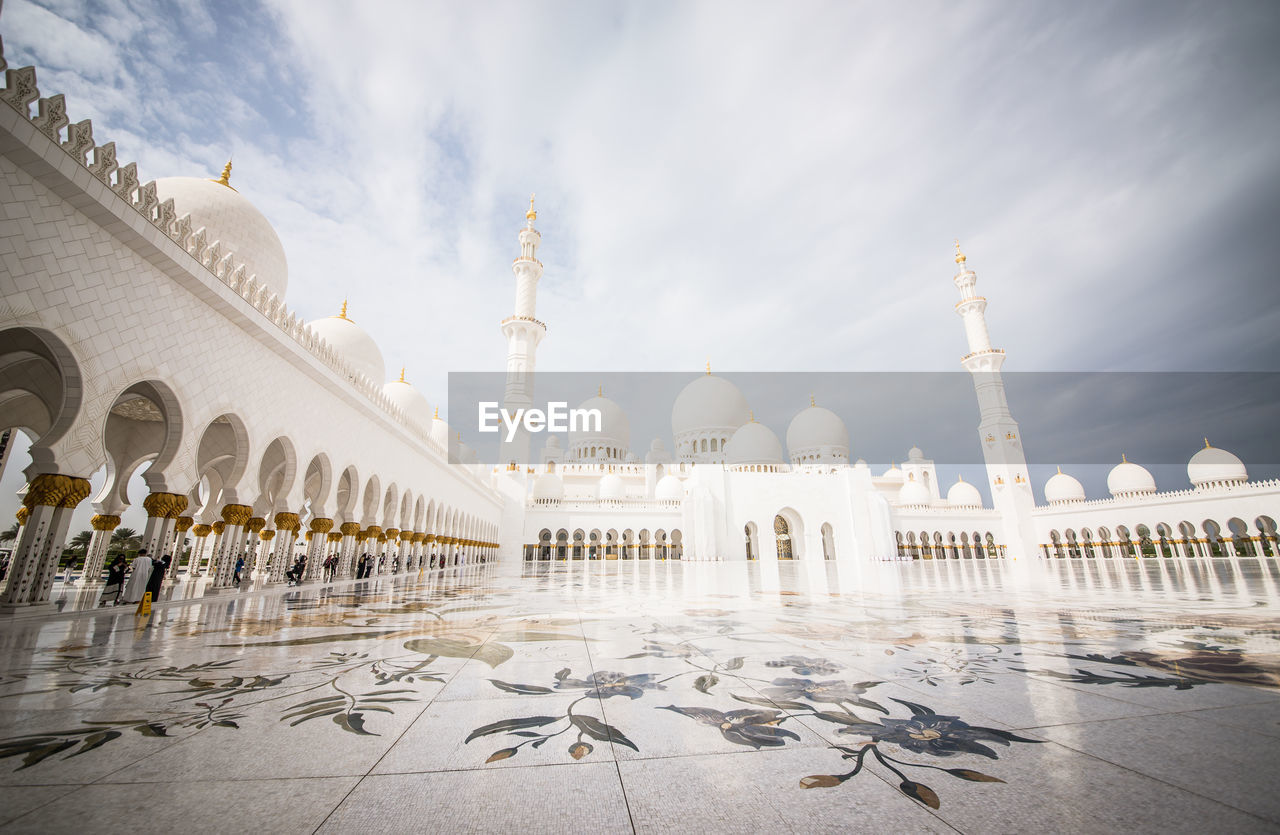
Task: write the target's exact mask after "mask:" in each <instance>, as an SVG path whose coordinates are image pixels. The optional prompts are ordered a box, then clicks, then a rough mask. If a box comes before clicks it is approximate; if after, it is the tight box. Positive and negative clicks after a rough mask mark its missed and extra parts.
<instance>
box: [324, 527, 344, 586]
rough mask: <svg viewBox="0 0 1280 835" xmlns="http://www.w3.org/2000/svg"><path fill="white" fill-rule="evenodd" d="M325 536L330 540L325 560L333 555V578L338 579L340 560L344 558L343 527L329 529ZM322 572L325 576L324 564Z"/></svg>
mask: <svg viewBox="0 0 1280 835" xmlns="http://www.w3.org/2000/svg"><path fill="white" fill-rule="evenodd" d="M325 538H326V539H328V540H329V547H328V548H326V549H325V560H326V561H327V560H328V559H329V557H330V556H332V557H333V579H334V580H336V579H338V562H339V561H340V560H341V559H342V529H341V528H339V529H338V530H336V531H329V533H328V535H327V536H326V537H325ZM320 572H321V576H324V567H323V565H322V566H321V569H320ZM325 579H329V578H327V577H326V578H325Z"/></svg>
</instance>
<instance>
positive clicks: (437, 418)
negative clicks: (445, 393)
mask: <svg viewBox="0 0 1280 835" xmlns="http://www.w3.org/2000/svg"><path fill="white" fill-rule="evenodd" d="M435 419H436V420H439V419H440V407H439V406H436V414H435Z"/></svg>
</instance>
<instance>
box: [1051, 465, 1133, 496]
mask: <svg viewBox="0 0 1280 835" xmlns="http://www.w3.org/2000/svg"><path fill="white" fill-rule="evenodd" d="M1144 472H1145V471H1144ZM1109 483H1110V479H1108V484H1109ZM1044 500H1045V501H1046V502H1048V503H1049V504H1062V503H1063V502H1082V501H1084V485H1083V484H1081V483H1080V482H1079V481H1077V480H1076V478H1075V477H1074V476H1069V475H1067V474H1066V473H1064V472H1063V471H1062V470H1058V472H1057V473H1056V474H1055V475H1052V476H1050V477H1049V480H1048V481H1046V482H1045V483H1044Z"/></svg>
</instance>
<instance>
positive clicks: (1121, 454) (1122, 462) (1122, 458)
mask: <svg viewBox="0 0 1280 835" xmlns="http://www.w3.org/2000/svg"><path fill="white" fill-rule="evenodd" d="M1120 463H1121V464H1128V463H1129V459H1128V458H1125V457H1124V453H1123V452H1122V453H1120Z"/></svg>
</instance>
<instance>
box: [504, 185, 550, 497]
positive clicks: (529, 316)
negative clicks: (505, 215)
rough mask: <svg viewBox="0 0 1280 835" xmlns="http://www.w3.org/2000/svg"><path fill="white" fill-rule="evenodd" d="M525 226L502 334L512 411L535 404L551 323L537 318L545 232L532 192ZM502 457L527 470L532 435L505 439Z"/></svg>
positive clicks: (506, 398)
mask: <svg viewBox="0 0 1280 835" xmlns="http://www.w3.org/2000/svg"><path fill="white" fill-rule="evenodd" d="M524 217H525V224H524V228H523V229H521V230H520V234H519V236H518V238H519V241H520V255H519V257H517V258H516V259H515V261H514V262H512V264H511V272H513V273H515V276H516V309H515V313H513V314H512V315H510V316H508V317H507V318H506V319H503V320H502V335H503V336H505V337H506V338H507V388H506V392H505V393H504V396H503V403H502V405H503V407H504V408H506V409H508V410H510V411H511V412H512V413H514V411H515V410H516V409H525V408H528V407H530V406H532V405H533V371H534V363H535V355H536V353H537V350H538V343H539V342H541V341H542V337H544V336H546V335H547V326H546V325H544V324H542V323H541V322H539V321H538V320H537V319H535V318H534V314H535V312H536V307H537V300H538V279H540V278H542V262H541V261H539V260H538V244H539V243H541V242H542V235H540V234H538V230H537V229H534V228H533V222H534V221H535V220H537V219H538V213H537V212H536V211H534V208H533V195H530V196H529V211H527V212H525V215H524ZM502 461H503V463H505V464H506V465H507V468H508V469H516V468H518V469H519V470H520V471H522V472H523V470H524V467H525V466H526V465H528V464H529V463H531V462H530V460H529V436H528V434H527V433H526V432H525V431H524V430H523V429H521V430H520V431H519V432H518V433H517V434H516V437H515V438H513V439H512V440H511V441H510V442H507V441H503V444H502Z"/></svg>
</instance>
